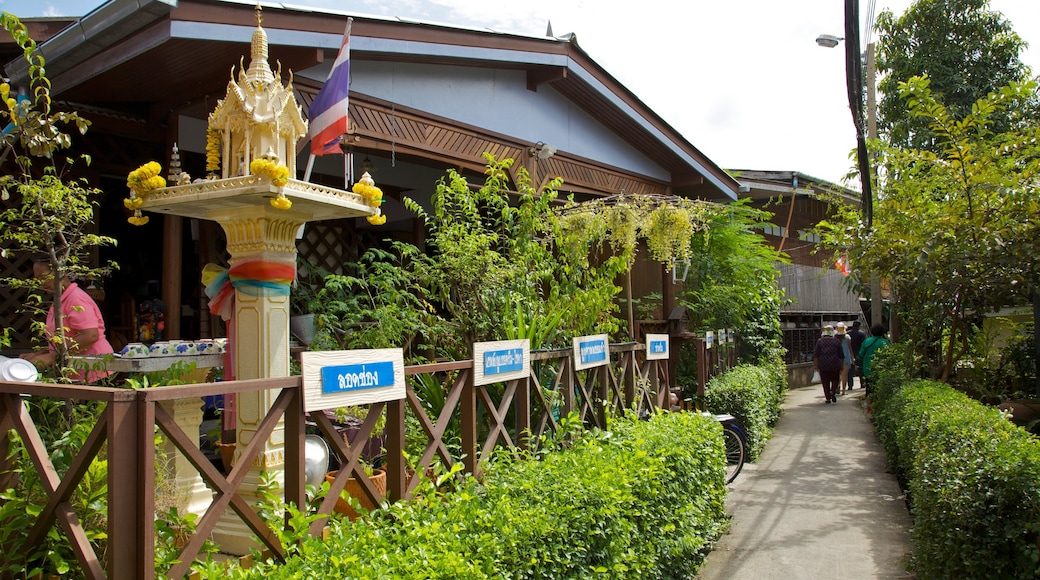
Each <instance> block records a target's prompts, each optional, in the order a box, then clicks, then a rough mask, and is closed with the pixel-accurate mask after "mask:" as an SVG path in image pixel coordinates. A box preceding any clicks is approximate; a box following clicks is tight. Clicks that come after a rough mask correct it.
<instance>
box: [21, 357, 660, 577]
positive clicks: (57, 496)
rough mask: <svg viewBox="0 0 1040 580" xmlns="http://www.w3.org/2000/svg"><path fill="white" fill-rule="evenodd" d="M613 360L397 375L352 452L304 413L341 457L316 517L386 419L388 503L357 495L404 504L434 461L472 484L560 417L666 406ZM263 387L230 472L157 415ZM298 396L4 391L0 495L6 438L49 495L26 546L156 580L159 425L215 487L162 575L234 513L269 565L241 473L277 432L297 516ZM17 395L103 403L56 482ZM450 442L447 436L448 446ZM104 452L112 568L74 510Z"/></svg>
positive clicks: (112, 573)
mask: <svg viewBox="0 0 1040 580" xmlns="http://www.w3.org/2000/svg"><path fill="white" fill-rule="evenodd" d="M610 350H611V356H610V360H609V364H607V365H605V366H603V367H597V368H594V369H588V370H584V371H575V370H574V366H573V358H572V352H571V350H569V349H567V350H560V351H547V352H534V353H532V355H531V361H532V370H531V375H530V377H528V378H526V379H519V380H512V381H508V382H504V383H497V384H491V385H483V386H474V384H473V378H472V377H473V362H472V361H458V362H446V363H435V364H427V365H417V366H409V367H406V368H405V375H406V377H407V382H408V385H407V388H406V397H405V399H402V400H399V401H391V402H388V403H377V404H373V405H371V406H370V409H369V413H368V416H367V418H366V419H365V421H364V424H363V425H362V427H361V432H360V434H359V436H358V437H356V438H355V439H354V441H353V442H352V443H351V444H350V445H349V446H348V444H347V443H346V442H345V441H344V439H343V438H342V437H341V436H339V435H338V434H337V432H336V428H335V426H334V425H333V424H332V423H331V422H330V421H329V420H328V418H327V417H326V416H325V415H324V414H323V413H319V412H314V413H311V414H310V417H309V418H310V419H311V420H312V421H313V422H314V423H315V424H316V425H317V427H318V430H319V431H320V432H321V433H322V434H323V435H324V437H325V439H326V440H327V441H328V442H329V443H330V447H331V449H332V452H333V453H334V454H335V455H336V456H337V457H338V458H339V460H340V463H341V465H342V467H341V469H340V471H341V472H345V473H346V474H348V475H343V476H342V477H338V478H336V480H335V482H334V483H333V484H332V486H331V488H330V490H329V493H328V495H327V496H326V497H325V498H324V499H323V501H322V503H321V505H320V507H319V508H318V512H319V513H321V514H324V515H329V514H331V513H332V510H333V509H334V506H335V503H336V498H338V497H339V494H340V491H341V490H342V489H343V487H344V484H345V482H346V478H347V477H349V476H350V475H356V476H357V478H358V481H359V482H362V483H363V484H364V482H367V481H368V480H367V478H365V477H364V465H363V459H362V452H363V450H364V449H365V447H366V444H367V443H368V438H369V437H370V436H371V435H372V433H373V430H374V427H375V425H376V424H377V423H378V421H379V419H380V417H381V416H382V415H383V414H384V413H385V419H386V421H385V425H386V427H385V432H384V435H385V437H386V440H385V459H386V465H385V467H386V471H387V478H388V481H387V496H388V497H386V498H384V497H382V494H381V493H380V492H379V491H378V490H376V489H375V488H374V487H373V486H372V485H370V484H368V485H364V487H365V489H366V493H367V494H368V495H369V496H370V499H372V500H374V502H375V503H381V502H382V501H384V500H389V501H397V500H400V499H404V498H407V497H409V496H410V494H411V493H412V490H413V489H414V487H415V485H416V482H417V480H418V478H409V477H407V474H408V473H409V471H410V470H414V471H415V472H418V473H422V472H423V471H424V470H425V469H426V468H427V467H430V466H431V465H433V464H434V462H435V461H438V462H440V463H442V464H444V465H445V466H447V467H450V466H451V465H453V464H454V463H455V462H458V461H462V462H463V464H464V465H465V468H466V470H467V471H469V472H471V473H479V471H480V465H481V461H482V460H483V459H484V458H486V457H488V455H489V454H490V453H491V452H492V451H493V449H494V448H495V447H496V446H499V445H504V446H510V447H527V446H530V445H531V442H532V440H537V439H538V438H540V437H542V436H545V435H550V434H552V433H553V432H555V431H556V430H557V429H558V426H559V423H558V420H559V418H560V417H563V416H567V415H569V414H570V413H572V412H574V413H576V414H577V416H579V417H580V418H581V420H582V421H583V422H584V423H585V424H587V425H590V426H591V425H595V426H598V427H603V428H605V427H606V426H607V418H608V417H609V416H611V415H617V414H619V413H621V412H622V411H623V410H624V409H627V408H632V407H633V406H634V405H635V406H639V407H642V408H649V407H657V406H663V404H664V402H665V401H667V396H668V393H667V388H668V387H667V385H668V384H669V383H668V377H667V361H646V360H642V359H643V357H641V356H639V355H640V353H641V352H642V351H643V346H642V345H639V344H622V345H612V346H611V349H610ZM260 390H277V391H278V394H277V395H276V396H275V398H274V403H273V404H272V406H271V408H270V410H269V411H268V412H267V415H266V416H265V417H264V419H263V420H262V421H261V423H260V426H259V428H258V429H257V432H256V433H255V435H254V436H253V437H252V438H251V439H250V442H249V444H248V445H246V446H245V447H244V448H242V449H241V450H240V455H239V458H238V460H237V461H236V463H235V466H234V467H233V468H232V469H231V470H230V472H229V473H228V474H227V475H224V474H223V473H221V472H220V471H219V470H217V469H216V468H215V467H214V466H213V465H212V464H211V463H210V461H209V460H208V459H207V458H206V456H205V455H204V453H203V452H202V451H201V450H200V448H199V442H198V435H197V434H194V436H192V435H189V434H187V433H185V432H184V431H183V430H182V429H181V428H180V426H179V425H178V424H177V423H176V422H175V421H174V419H173V417H172V416H171V415H170V414H169V413H168V412H167V411H166V409H165V407H164V406H163V405H162V404H161V403H164V402H170V401H174V400H178V399H191V398H202V397H206V396H212V395H218V394H232V393H243V392H250V391H260ZM431 392H433V393H435V394H436V395H437V397H439V399H438V400H437V401H430V400H426V399H424V398H423V397H422V395H421V394H426V395H428V394H429V393H431ZM302 393H303V391H302V385H301V379H300V377H298V376H296V377H284V378H271V379H256V380H243V381H229V382H223V383H206V384H197V385H175V386H164V387H159V388H152V389H144V390H130V389H112V388H101V387H87V386H69V385H53V384H43V383H7V382H0V489H6V488H7V487H8V486H9V485H12V484H13V483H14V479H13V478H12V477H11V476H10V475H9V474H8V473H7V472H8V471H9V470H10V468H11V466H12V465H11V464H12V461H10V460H7V459H6V458H7V457H8V455H9V454H8V450H9V448H10V444H11V440H10V437H9V432H10V431H11V430H14V431H15V432H16V433H17V434H18V436H19V437H20V439H21V441H22V442H24V445H25V446H26V450H27V451H28V455H29V457H30V459H31V461H32V463H33V465H34V466H35V468H36V469H37V471H38V472H39V473H40V480H41V482H42V485H43V486H44V488H45V489H44V492H45V494H46V496H47V503H46V506H45V507H44V510H43V512H42V513H41V514H40V516H39V518H38V519H37V521H36V523H35V525H34V527H33V528H32V530H31V532H30V541H31V542H41V541H43V539H44V538H45V536H46V535H47V533H48V532H49V531H50V529H51V528H52V527H53V526H54V525H55V524H58V525H59V526H60V527H61V530H62V531H63V532H64V534H65V536H66V537H67V538H69V542H70V544H71V546H72V550H73V552H74V553H75V556H76V559H77V561H78V562H79V564H80V566H81V567H82V569H83V572H84V575H85V576H86V577H87V578H106V577H107V578H149V579H150V578H154V577H155V554H154V544H155V530H154V520H155V518H156V506H155V500H156V492H155V490H156V486H155V483H156V482H155V477H156V475H155V473H156V469H155V462H156V459H155V447H154V430H155V426H158V427H159V429H160V430H161V431H162V432H163V433H164V434H165V436H166V438H167V439H168V440H169V441H171V442H172V443H173V444H174V445H175V446H176V448H177V449H178V450H179V451H180V452H181V453H183V454H184V456H185V457H186V458H187V459H188V461H189V462H190V463H191V465H192V466H194V468H195V469H197V470H198V473H199V474H200V476H201V477H202V479H203V480H204V481H205V483H206V485H207V486H208V487H209V488H210V489H211V490H213V501H212V503H211V504H210V506H209V508H208V509H207V510H206V511H205V513H203V514H201V515H200V517H199V518H198V520H197V526H196V530H195V533H194V534H193V535H192V536H190V537H188V538H187V539H186V541H185V544H184V547H183V549H182V550H181V553H180V556H179V560H180V561H181V563H179V564H176V565H175V566H173V567H172V568H171V569H170V570H169V571H168V572H167V573H166V574H167V575H168V576H169V577H171V578H180V577H183V576H184V575H185V574H186V573H187V572H188V571H189V569H190V566H191V563H192V562H193V561H194V560H195V559H196V558H197V557H198V555H199V553H200V551H201V549H202V547H203V543H204V542H205V540H206V539H207V538H208V537H209V536H210V534H211V532H212V531H213V529H214V527H215V526H216V524H217V521H218V520H219V519H220V517H221V516H222V514H223V513H224V512H225V510H226V509H227V508H231V509H232V510H233V511H234V512H235V513H237V514H238V516H239V517H240V518H241V519H242V521H243V522H244V523H245V524H246V525H247V526H248V527H249V529H250V530H251V531H252V532H253V533H254V534H255V535H256V537H257V538H258V540H259V542H260V543H261V544H262V546H263V547H264V548H266V549H267V550H268V551H269V552H270V553H271V554H272V555H273V556H274V557H276V558H281V557H282V556H283V554H284V547H283V546H282V545H281V543H280V542H279V540H278V536H277V534H276V533H275V532H274V530H272V529H271V528H270V527H269V525H268V524H267V523H266V522H265V521H264V520H263V519H262V518H261V517H260V516H259V515H258V513H257V511H256V510H255V509H254V507H253V506H252V505H250V504H249V503H248V502H247V501H246V500H245V499H244V498H243V496H242V494H241V486H242V483H243V481H244V480H245V478H246V475H247V473H248V469H249V466H251V465H252V464H253V463H254V461H255V460H256V458H257V457H258V456H259V454H260V453H261V451H262V446H263V442H265V441H267V440H268V438H269V436H270V434H271V433H272V431H273V430H274V428H275V427H276V426H277V425H278V423H279V421H282V422H283V428H284V433H285V485H284V495H283V498H284V501H286V502H287V503H288V502H293V503H295V504H296V505H297V506H301V505H305V500H306V490H305V484H304V442H305V424H306V418H305V416H304V413H303V408H304V406H303V394H302ZM21 394H25V395H28V396H32V397H44V398H57V399H69V400H74V401H99V402H100V403H102V404H103V405H104V410H103V412H102V414H101V418H100V419H99V420H98V422H97V424H96V425H95V426H94V428H93V431H92V432H91V433H90V435H89V436H88V437H87V439H86V442H85V444H84V445H83V447H82V448H81V449H80V451H79V452H78V454H77V455H76V457H75V460H74V461H73V462H72V463H71V465H70V467H69V468H68V470H67V471H66V473H64V474H59V473H58V471H57V470H56V469H55V467H54V465H53V464H52V463H51V461H50V459H49V453H48V450H47V448H46V445H45V443H44V441H43V440H42V438H41V437H40V435H39V432H38V431H37V428H36V426H35V424H34V423H33V420H32V418H31V417H30V416H29V413H28V411H27V409H26V406H25V404H24V401H23V399H22V398H21V396H20V395H21ZM427 398H430V397H427ZM408 415H412V416H413V417H414V418H415V419H417V421H418V424H419V426H420V428H421V429H422V432H423V436H424V437H425V439H426V445H425V446H424V448H423V450H422V452H421V453H420V454H419V455H418V457H416V458H414V465H406V464H405V455H404V453H403V452H404V450H405V436H406V424H407V423H408ZM449 431H450V432H451V433H450V435H451V437H450V438H446V435H448V434H449ZM106 443H107V459H108V475H107V477H108V514H107V515H108V517H107V530H106V532H107V535H108V542H107V544H108V549H107V553H106V558H105V559H106V560H107V566H106V565H103V564H102V561H101V559H100V558H99V557H98V555H97V554H95V552H94V550H93V548H92V547H91V545H90V542H89V541H88V539H87V533H86V531H85V530H84V529H83V525H82V524H81V522H80V521H79V519H78V518H77V516H76V514H75V513H74V512H73V510H72V507H71V503H70V501H69V499H70V498H71V497H72V494H73V493H74V492H75V489H76V487H77V485H78V484H79V482H80V480H81V479H82V478H83V476H84V474H85V473H86V471H87V469H88V468H89V466H90V464H91V462H92V461H93V460H94V459H95V458H96V457H97V456H98V453H99V452H100V451H101V449H102V447H103V446H104V445H105V444H106ZM323 526H324V520H321V521H317V522H315V523H314V525H313V526H312V528H311V533H313V534H318V533H320V531H321V529H322V528H323ZM30 545H32V544H30ZM0 548H2V547H0Z"/></svg>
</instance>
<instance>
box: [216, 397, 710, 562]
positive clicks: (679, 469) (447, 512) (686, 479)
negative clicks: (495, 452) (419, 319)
mask: <svg viewBox="0 0 1040 580" xmlns="http://www.w3.org/2000/svg"><path fill="white" fill-rule="evenodd" d="M719 430H720V427H719V425H718V423H717V422H715V421H713V420H712V419H711V418H710V417H704V416H701V415H698V414H695V413H670V414H661V415H657V416H654V417H653V418H652V419H651V420H650V421H632V420H628V419H624V420H615V421H614V423H613V424H612V425H611V430H610V431H608V432H598V431H592V432H586V433H583V434H582V435H580V436H579V437H577V438H576V439H574V440H573V441H572V442H570V443H569V447H568V448H567V449H564V450H561V451H558V452H549V453H544V454H542V455H541V457H540V460H533V459H518V460H513V459H506V460H496V461H495V462H493V463H492V464H491V465H489V466H488V469H487V471H486V474H485V477H484V479H483V481H482V482H477V481H475V480H474V479H473V478H467V480H466V482H465V483H464V484H463V485H462V486H461V488H460V489H458V490H456V491H455V492H452V493H449V494H444V495H435V494H432V493H431V494H429V495H428V496H427V497H425V498H420V499H416V500H413V501H409V502H399V503H398V504H394V505H391V506H389V507H388V508H387V509H386V510H383V511H377V512H373V513H372V514H371V515H370V516H369V517H367V518H362V519H359V520H357V521H356V522H352V523H351V522H345V521H344V522H339V523H334V524H333V531H332V536H331V538H329V539H328V540H325V541H321V540H318V539H314V538H311V539H307V540H304V541H303V542H302V543H301V544H300V546H299V551H298V553H297V555H295V556H293V557H292V558H290V559H289V561H288V562H287V563H286V564H284V565H278V564H274V563H260V564H258V565H256V566H254V567H253V568H251V569H248V570H243V569H238V568H234V569H231V570H229V571H227V572H224V573H221V574H218V575H215V576H210V577H213V578H221V579H222V580H223V579H227V578H322V577H328V578H343V579H346V578H371V579H377V578H394V579H399V578H405V579H407V578H416V579H418V578H422V579H428V578H444V579H448V578H451V579H483V578H505V579H527V578H593V577H595V578H651V579H653V578H661V579H670V578H690V577H692V576H693V574H694V573H695V572H696V570H697V568H698V567H699V566H700V564H701V563H702V562H703V559H704V557H705V556H706V554H707V551H708V548H709V547H710V546H711V544H712V542H714V541H715V540H716V539H717V538H718V537H719V535H720V534H721V532H722V530H723V527H724V525H725V522H726V516H725V496H726V488H725V482H724V478H725V469H724V457H723V448H722V438H721V437H720V436H719ZM428 491H429V490H428Z"/></svg>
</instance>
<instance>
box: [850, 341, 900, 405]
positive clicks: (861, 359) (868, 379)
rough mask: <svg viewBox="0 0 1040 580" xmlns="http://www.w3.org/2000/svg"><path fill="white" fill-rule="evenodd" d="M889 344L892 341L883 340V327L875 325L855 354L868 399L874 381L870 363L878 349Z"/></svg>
mask: <svg viewBox="0 0 1040 580" xmlns="http://www.w3.org/2000/svg"><path fill="white" fill-rule="evenodd" d="M890 344H892V341H890V340H888V339H887V338H885V327H884V326H882V325H880V324H875V325H874V326H871V327H870V337H868V338H867V339H866V340H864V341H863V344H862V345H860V347H859V353H857V354H856V362H857V363H859V364H860V365H862V367H863V382H864V384H865V385H866V386H867V396H868V397H869V396H870V393H871V391H873V387H874V380H875V377H874V375H873V371H872V370H871V368H870V363H871V361H872V360H873V359H874V354H875V353H877V351H878V350H879V349H882V348H885V347H886V346H888V345H890Z"/></svg>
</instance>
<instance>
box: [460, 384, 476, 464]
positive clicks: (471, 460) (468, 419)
mask: <svg viewBox="0 0 1040 580" xmlns="http://www.w3.org/2000/svg"><path fill="white" fill-rule="evenodd" d="M459 406H460V407H461V408H462V418H461V419H462V425H461V427H462V450H463V451H464V452H465V453H466V456H465V457H464V458H463V463H464V465H465V466H466V471H469V472H470V473H472V474H473V475H479V474H478V473H477V391H476V387H475V386H474V385H473V371H472V369H471V370H470V372H469V373H467V375H466V384H464V385H463V386H462V399H461V400H460V401H459Z"/></svg>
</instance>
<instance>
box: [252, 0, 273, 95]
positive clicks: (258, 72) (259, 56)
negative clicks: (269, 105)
mask: <svg viewBox="0 0 1040 580" xmlns="http://www.w3.org/2000/svg"><path fill="white" fill-rule="evenodd" d="M263 21H264V16H263V11H262V9H261V8H260V3H259V2H257V4H256V30H254V31H253V41H252V43H251V44H250V51H249V54H250V61H249V70H248V71H246V78H247V79H248V81H249V83H250V84H251V85H252V86H253V87H262V86H266V85H268V84H270V83H272V82H274V73H272V72H271V65H270V64H268V62H267V33H266V32H264V29H263V27H262V26H261V23H263Z"/></svg>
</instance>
